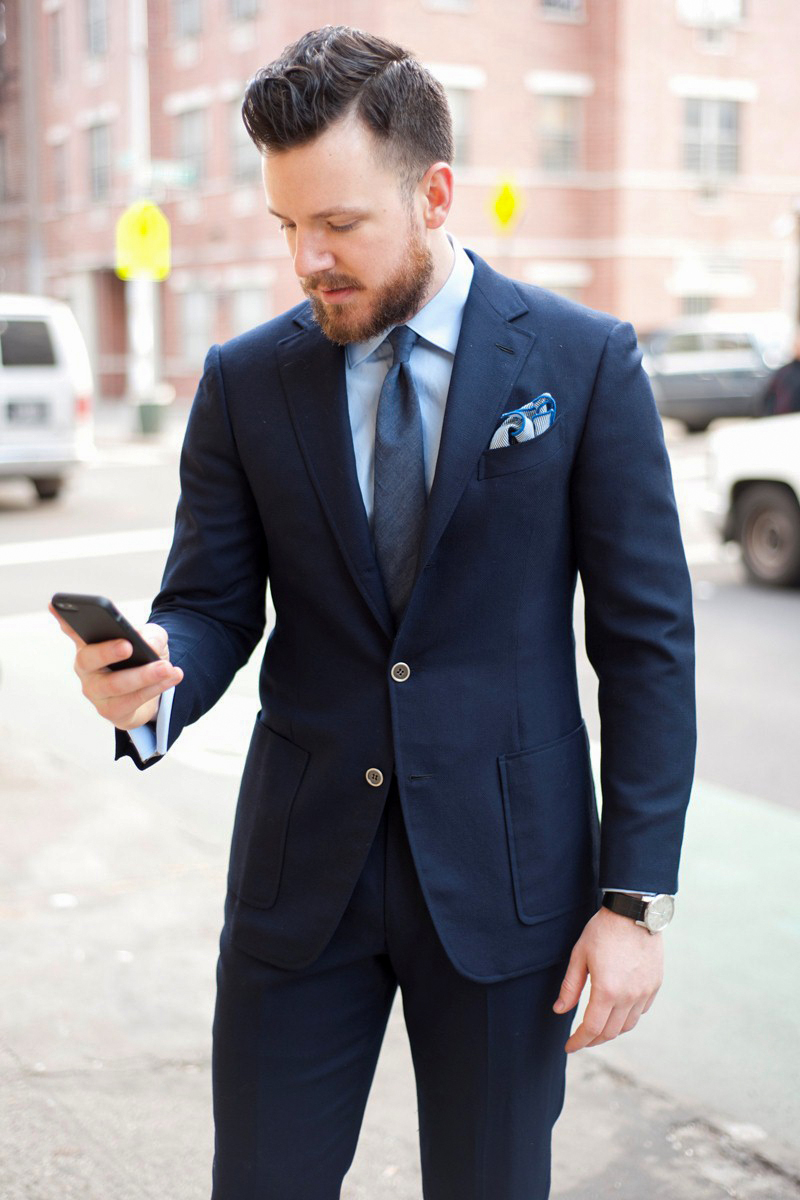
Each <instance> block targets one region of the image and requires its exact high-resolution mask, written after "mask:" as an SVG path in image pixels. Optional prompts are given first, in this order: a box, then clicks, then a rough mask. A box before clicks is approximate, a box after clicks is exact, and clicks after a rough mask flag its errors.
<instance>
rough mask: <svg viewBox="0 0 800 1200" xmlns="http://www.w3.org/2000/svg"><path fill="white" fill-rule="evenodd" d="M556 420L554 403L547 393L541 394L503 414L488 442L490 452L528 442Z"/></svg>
mask: <svg viewBox="0 0 800 1200" xmlns="http://www.w3.org/2000/svg"><path fill="white" fill-rule="evenodd" d="M555 419H556V402H555V400H554V399H553V397H552V396H551V395H550V393H549V392H542V394H541V396H537V397H536V399H535V400H531V401H530V403H529V404H524V405H523V406H522V408H514V409H512V410H511V412H506V413H503V419H502V421H501V422H500V424H499V425H498V426H497V429H496V430H495V431H494V435H493V437H492V440H491V441H490V442H489V449H490V450H501V449H502V448H503V447H504V446H512V445H513V444H514V443H515V442H529V441H530V440H531V438H535V437H538V436H539V434H541V433H544V431H545V430H546V429H549V428H550V426H551V425H552V424H553V422H554V421H555Z"/></svg>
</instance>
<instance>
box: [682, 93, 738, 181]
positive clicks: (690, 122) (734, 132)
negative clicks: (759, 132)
mask: <svg viewBox="0 0 800 1200" xmlns="http://www.w3.org/2000/svg"><path fill="white" fill-rule="evenodd" d="M683 165H684V168H685V169H686V170H687V171H691V173H692V174H693V175H704V176H708V177H712V178H713V177H716V176H719V175H736V174H737V173H738V170H739V103H738V101H736V100H714V99H700V98H697V97H688V98H687V99H686V101H685V108H684V131H683Z"/></svg>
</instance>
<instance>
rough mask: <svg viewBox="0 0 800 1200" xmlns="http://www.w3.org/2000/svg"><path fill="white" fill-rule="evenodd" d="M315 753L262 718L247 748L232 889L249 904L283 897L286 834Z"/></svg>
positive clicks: (231, 872)
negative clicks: (281, 892)
mask: <svg viewBox="0 0 800 1200" xmlns="http://www.w3.org/2000/svg"><path fill="white" fill-rule="evenodd" d="M309 757H310V755H309V753H308V751H307V750H303V749H302V748H301V747H300V746H296V745H295V743H294V742H290V741H289V740H288V739H287V738H285V737H281V735H280V734H279V733H276V732H275V730H274V729H270V728H269V726H268V725H265V724H264V723H263V721H261V720H260V719H259V720H257V721H256V726H255V729H254V730H253V737H252V739H251V742H250V749H249V750H248V752H247V761H246V762H245V766H244V772H243V774H242V783H241V787H240V788H239V800H238V803H237V806H236V820H235V822H234V826H233V839H232V843H231V859H230V867H229V871H228V887H229V888H230V890H231V891H232V892H235V893H236V895H237V896H239V897H240V899H242V900H244V902H245V903H246V904H252V905H253V906H255V907H256V908H271V907H272V905H273V904H274V903H275V901H276V900H277V898H278V887H279V885H280V880H281V870H282V868H283V853H284V847H285V845H286V833H287V830H288V827H289V817H290V815H291V811H292V805H293V804H294V799H295V796H296V795H297V792H298V789H299V787H300V784H301V782H302V779H303V775H304V774H305V770H306V766H307V765H308V760H309Z"/></svg>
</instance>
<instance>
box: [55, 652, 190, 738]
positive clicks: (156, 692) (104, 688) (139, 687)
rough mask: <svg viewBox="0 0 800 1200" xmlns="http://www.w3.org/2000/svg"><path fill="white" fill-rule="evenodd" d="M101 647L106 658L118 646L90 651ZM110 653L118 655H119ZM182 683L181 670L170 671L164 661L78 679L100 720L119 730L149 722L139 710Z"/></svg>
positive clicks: (91, 673)
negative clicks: (109, 722) (102, 719)
mask: <svg viewBox="0 0 800 1200" xmlns="http://www.w3.org/2000/svg"><path fill="white" fill-rule="evenodd" d="M100 646H102V647H103V648H104V649H103V657H107V655H108V654H111V653H112V650H111V649H110V648H111V647H116V646H118V643H98V646H94V647H92V649H93V650H97V649H98V648H99V647H100ZM87 649H88V647H87ZM80 653H81V652H79V655H80ZM113 653H116V654H118V651H113ZM128 653H130V648H129V650H128ZM108 661H111V662H114V661H117V659H115V658H114V657H111V658H110V659H109V660H108ZM76 669H77V668H76ZM79 674H81V672H79ZM182 679H183V671H182V670H181V669H180V667H173V666H172V664H171V663H169V662H166V661H164V660H161V661H160V662H156V663H148V664H147V665H146V666H144V667H131V668H130V669H129V670H125V671H106V670H96V671H88V672H84V673H83V674H82V675H81V683H82V687H83V694H84V696H86V698H87V700H89V701H91V703H92V704H93V705H94V706H95V708H96V709H97V711H98V712H99V713H100V715H101V716H102V717H105V718H106V720H108V721H111V723H112V724H113V725H116V726H117V728H118V729H130V728H135V727H136V726H137V725H141V724H144V723H145V722H146V721H147V720H150V719H151V717H150V716H149V715H148V716H143V714H142V713H141V711H140V710H141V709H142V706H143V705H146V704H147V703H148V702H149V701H151V700H154V699H155V698H156V697H158V696H160V695H161V694H162V692H165V691H167V689H168V688H171V687H175V686H176V685H177V684H178V683H180V681H181V680H182ZM153 708H155V706H153Z"/></svg>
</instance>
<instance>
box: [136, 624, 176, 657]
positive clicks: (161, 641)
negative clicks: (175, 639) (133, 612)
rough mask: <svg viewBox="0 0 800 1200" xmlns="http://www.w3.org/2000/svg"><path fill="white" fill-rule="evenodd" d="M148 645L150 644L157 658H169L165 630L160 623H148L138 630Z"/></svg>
mask: <svg viewBox="0 0 800 1200" xmlns="http://www.w3.org/2000/svg"><path fill="white" fill-rule="evenodd" d="M139 633H141V635H142V637H143V638H144V640H145V641H146V642H147V643H148V645H150V646H152V647H153V649H154V650H155V652H156V654H157V655H158V657H159V658H169V645H168V640H167V631H166V629H164V628H163V627H162V626H161V625H154V624H152V623H149V624H147V625H143V626H142V628H141V629H140V630H139Z"/></svg>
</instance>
